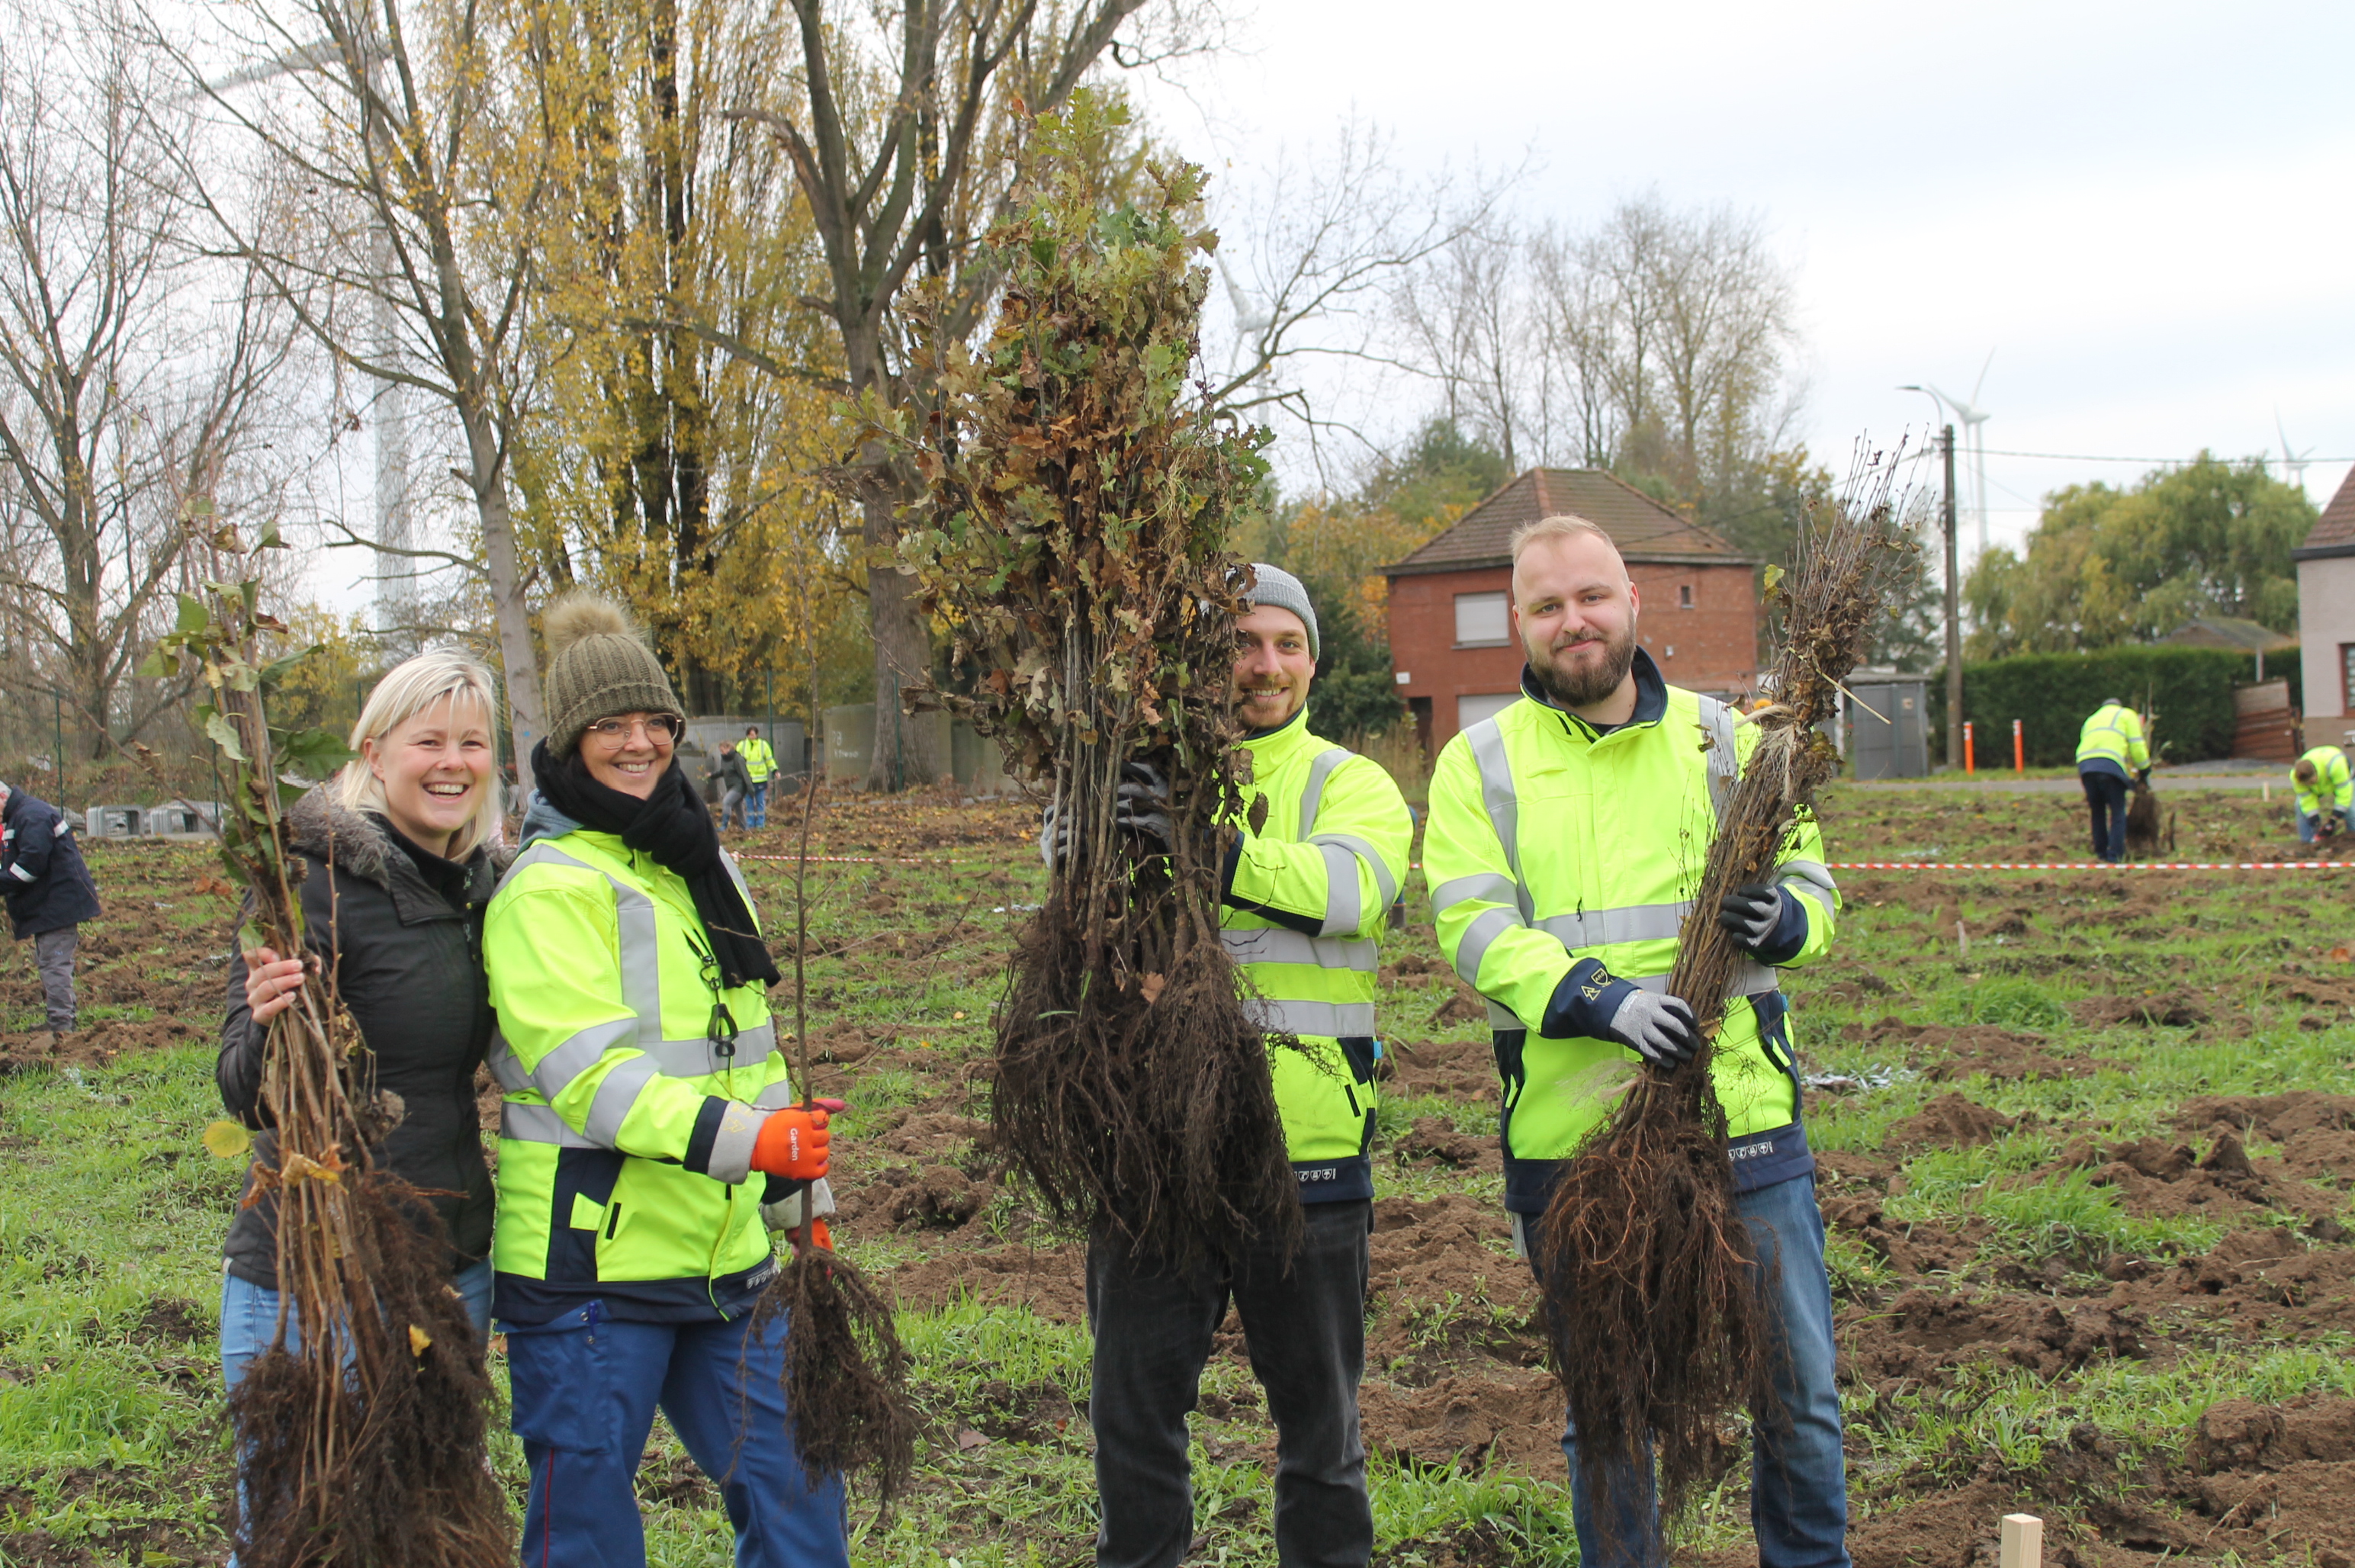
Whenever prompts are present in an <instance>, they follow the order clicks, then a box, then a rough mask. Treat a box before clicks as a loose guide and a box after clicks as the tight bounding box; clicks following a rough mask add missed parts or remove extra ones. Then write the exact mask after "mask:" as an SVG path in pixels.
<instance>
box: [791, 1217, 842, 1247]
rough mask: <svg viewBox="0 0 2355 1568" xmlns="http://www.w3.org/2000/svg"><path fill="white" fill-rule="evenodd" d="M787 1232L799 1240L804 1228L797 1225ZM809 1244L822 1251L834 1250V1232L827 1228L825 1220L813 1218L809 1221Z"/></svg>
mask: <svg viewBox="0 0 2355 1568" xmlns="http://www.w3.org/2000/svg"><path fill="white" fill-rule="evenodd" d="M785 1234H786V1235H788V1236H791V1237H792V1238H793V1239H794V1240H795V1241H797V1242H798V1241H800V1240H801V1239H802V1228H801V1227H800V1226H799V1225H796V1226H794V1228H793V1229H792V1230H790V1231H788V1232H785ZM809 1244H810V1245H811V1246H813V1247H815V1248H816V1249H817V1250H818V1251H819V1252H822V1253H830V1252H832V1251H834V1232H832V1231H829V1230H827V1229H826V1221H823V1220H812V1221H810V1222H809Z"/></svg>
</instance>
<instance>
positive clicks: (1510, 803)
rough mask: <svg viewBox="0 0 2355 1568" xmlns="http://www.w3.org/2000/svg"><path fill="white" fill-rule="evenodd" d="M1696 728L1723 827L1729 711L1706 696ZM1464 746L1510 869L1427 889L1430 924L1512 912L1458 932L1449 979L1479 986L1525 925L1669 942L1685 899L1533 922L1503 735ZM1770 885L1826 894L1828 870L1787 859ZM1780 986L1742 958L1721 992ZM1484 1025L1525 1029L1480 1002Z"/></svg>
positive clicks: (1581, 936) (1579, 938)
mask: <svg viewBox="0 0 2355 1568" xmlns="http://www.w3.org/2000/svg"><path fill="white" fill-rule="evenodd" d="M1737 728H1738V726H1737V725H1736V723H1735V718H1734V713H1733V710H1732V709H1731V708H1729V707H1727V706H1726V705H1725V704H1724V703H1722V702H1720V701H1718V700H1717V699H1715V698H1713V697H1702V698H1700V729H1701V731H1703V733H1704V734H1705V735H1706V736H1707V737H1708V745H1707V747H1706V754H1707V758H1708V763H1707V766H1708V772H1709V804H1710V812H1711V813H1712V814H1713V815H1714V816H1716V817H1717V819H1718V820H1719V821H1723V820H1724V817H1725V810H1726V807H1727V805H1730V804H1731V802H1732V796H1733V786H1734V784H1735V783H1736V782H1737V781H1738V780H1739V778H1740V776H1741V758H1740V755H1739V753H1738V752H1737V751H1736V749H1735V739H1734V736H1735V731H1736V729H1737ZM1464 739H1465V744H1467V745H1469V746H1470V747H1471V749H1472V759H1473V761H1474V763H1476V764H1477V766H1478V767H1479V770H1480V794H1481V797H1482V801H1483V804H1485V805H1487V808H1488V818H1489V820H1490V821H1491V822H1492V823H1494V824H1495V825H1496V828H1497V843H1498V845H1499V846H1501V847H1502V848H1503V849H1504V851H1505V861H1506V863H1507V864H1508V865H1509V866H1511V867H1512V869H1513V874H1512V876H1511V878H1510V879H1509V880H1508V879H1507V878H1504V877H1500V876H1497V874H1496V873H1495V872H1493V871H1482V872H1476V873H1475V874H1473V875H1471V876H1468V877H1458V878H1456V879H1455V880H1453V881H1448V882H1443V883H1441V884H1440V885H1439V886H1438V887H1436V888H1434V889H1433V890H1432V894H1431V906H1432V918H1433V920H1434V921H1435V920H1437V919H1438V918H1439V916H1440V914H1441V913H1442V912H1444V911H1446V910H1449V909H1453V908H1454V907H1455V905H1457V904H1460V903H1465V902H1468V901H1479V902H1483V903H1495V904H1501V903H1503V901H1504V900H1505V899H1506V898H1507V896H1508V895H1509V896H1510V897H1511V898H1512V899H1513V901H1514V903H1515V904H1516V905H1517V906H1518V914H1516V912H1514V911H1513V910H1510V909H1503V908H1497V909H1488V910H1483V911H1482V912H1480V913H1479V914H1477V915H1475V916H1474V917H1473V918H1472V923H1471V924H1470V925H1468V926H1466V927H1465V932H1464V939H1463V940H1462V941H1461V942H1459V943H1457V944H1456V947H1455V973H1456V974H1457V975H1458V976H1462V978H1463V980H1464V983H1465V985H1467V986H1474V987H1476V986H1478V985H1479V983H1480V978H1479V976H1480V961H1481V959H1483V958H1485V957H1487V954H1488V949H1489V947H1490V946H1491V945H1492V944H1494V943H1495V942H1496V940H1497V937H1499V936H1501V935H1503V934H1504V933H1506V932H1508V931H1510V930H1511V929H1513V928H1514V927H1515V926H1517V925H1526V926H1533V927H1535V928H1536V929H1537V930H1540V931H1542V932H1545V933H1547V934H1548V935H1550V936H1552V937H1554V938H1556V939H1557V940H1559V941H1560V942H1561V944H1562V945H1563V946H1564V947H1567V948H1571V949H1572V950H1573V951H1574V950H1576V949H1578V948H1581V947H1601V946H1606V945H1609V944H1613V943H1620V942H1657V941H1674V940H1675V939H1676V938H1677V936H1678V933H1680V932H1681V931H1682V929H1683V926H1684V921H1685V917H1686V916H1687V915H1689V914H1690V913H1691V912H1692V910H1693V904H1692V901H1691V900H1689V899H1688V900H1685V901H1681V902H1678V903H1656V904H1625V905H1621V906H1619V907H1617V908H1614V909H1591V910H1581V911H1579V912H1576V913H1572V914H1558V915H1550V916H1548V917H1547V918H1546V919H1544V920H1539V919H1537V918H1536V901H1535V899H1534V898H1533V896H1532V895H1531V893H1530V891H1529V879H1528V877H1527V876H1526V875H1525V874H1524V873H1523V871H1522V869H1521V846H1520V800H1519V797H1518V795H1517V794H1516V793H1515V791H1514V788H1513V770H1512V764H1511V763H1510V762H1509V761H1508V759H1507V758H1506V755H1505V735H1504V731H1503V730H1502V729H1500V728H1499V727H1498V725H1497V720H1494V719H1484V720H1481V721H1480V722H1479V723H1477V724H1475V725H1473V726H1472V727H1471V728H1470V729H1468V730H1466V731H1464ZM1774 880H1775V882H1776V883H1777V885H1780V884H1781V883H1783V882H1785V881H1796V882H1803V883H1806V884H1808V885H1810V886H1813V887H1817V888H1819V889H1821V890H1822V891H1826V892H1829V891H1833V883H1832V876H1831V872H1830V871H1829V870H1828V869H1826V867H1825V866H1824V865H1823V864H1822V862H1820V861H1817V860H1792V861H1788V862H1786V863H1785V864H1784V865H1783V866H1780V867H1778V868H1776V869H1775V873H1774ZM1616 977H1617V978H1620V979H1625V980H1627V981H1629V982H1630V983H1631V984H1633V985H1636V986H1637V987H1642V988H1643V989H1645V990H1647V991H1658V992H1663V993H1665V992H1666V991H1667V989H1668V976H1666V975H1654V976H1616ZM1781 986H1782V981H1781V980H1780V978H1779V977H1778V976H1776V975H1775V973H1774V970H1773V969H1771V968H1768V967H1767V966H1766V965H1763V964H1759V963H1755V962H1753V961H1752V960H1748V959H1744V960H1743V962H1742V968H1741V969H1740V970H1739V971H1738V972H1737V973H1736V975H1735V977H1734V980H1733V983H1732V985H1731V986H1730V987H1728V988H1727V991H1726V995H1727V996H1729V997H1746V996H1753V995H1756V994H1758V993H1759V992H1762V991H1773V990H1778V989H1780V988H1781ZM1488 1021H1489V1023H1490V1024H1491V1025H1493V1026H1494V1027H1496V1028H1497V1029H1521V1028H1525V1027H1527V1026H1525V1025H1524V1024H1523V1023H1522V1022H1521V1020H1520V1019H1518V1018H1516V1017H1515V1016H1514V1015H1513V1013H1512V1012H1511V1011H1510V1010H1508V1008H1502V1007H1499V1006H1498V1005H1497V1003H1495V1002H1493V1001H1492V1002H1490V1003H1489V1004H1488Z"/></svg>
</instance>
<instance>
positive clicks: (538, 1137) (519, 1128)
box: [499, 1105, 604, 1148]
mask: <svg viewBox="0 0 2355 1568" xmlns="http://www.w3.org/2000/svg"><path fill="white" fill-rule="evenodd" d="M499 1136H501V1137H503V1138H513V1139H515V1140H516V1141H517V1143H527V1144H554V1145H555V1146H556V1147H559V1148H602V1147H604V1146H603V1145H602V1144H599V1143H596V1142H593V1141H591V1139H588V1138H584V1137H582V1136H581V1135H580V1134H579V1133H576V1132H574V1131H573V1130H572V1129H571V1128H570V1127H568V1126H566V1125H564V1118H563V1117H561V1116H559V1115H557V1114H556V1112H555V1111H554V1110H553V1109H551V1108H550V1107H549V1106H546V1105H501V1106H500V1107H499Z"/></svg>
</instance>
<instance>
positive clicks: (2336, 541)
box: [1433, 468, 2355, 556]
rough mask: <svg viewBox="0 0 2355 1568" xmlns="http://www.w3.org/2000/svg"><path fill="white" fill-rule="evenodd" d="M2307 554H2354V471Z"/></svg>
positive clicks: (2317, 525) (2318, 523) (2317, 526)
mask: <svg viewBox="0 0 2355 1568" xmlns="http://www.w3.org/2000/svg"><path fill="white" fill-rule="evenodd" d="M1458 526H1459V527H1460V526H1461V525H1460V524H1459V525H1458ZM1446 537H1447V536H1446V535H1444V534H1442V535H1441V536H1440V538H1441V539H1444V538H1446ZM1437 542H1438V541H1437V540H1433V543H1437ZM2308 550H2312V551H2315V552H2316V553H2318V554H2328V555H2345V554H2347V553H2349V552H2350V551H2355V468H2350V469H2349V470H2348V471H2347V478H2346V480H2345V481H2344V482H2343V483H2341V484H2340V485H2339V494H2337V495H2336V496H2332V497H2330V505H2328V507H2323V508H2322V516H2320V517H2317V518H2316V519H2315V520H2314V531H2313V532H2312V533H2310V534H2308V535H2307V536H2306V543H2305V544H2304V545H2302V546H2300V547H2299V548H2298V549H2297V550H2296V552H2295V553H2296V554H2297V555H2300V556H2303V555H2305V554H2306V553H2307V551H2308Z"/></svg>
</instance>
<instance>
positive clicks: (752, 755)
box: [736, 735, 777, 784]
mask: <svg viewBox="0 0 2355 1568" xmlns="http://www.w3.org/2000/svg"><path fill="white" fill-rule="evenodd" d="M736 754H737V755H738V756H740V757H741V758H743V759H744V774H745V776H746V777H747V778H750V779H751V781H752V782H753V783H754V784H766V783H768V782H769V775H770V774H771V773H775V772H776V771H777V753H776V752H775V751H774V750H773V749H772V748H771V747H770V745H769V742H767V741H763V740H762V739H761V738H760V737H759V736H758V735H753V736H750V737H747V738H746V739H744V740H741V741H737V742H736Z"/></svg>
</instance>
